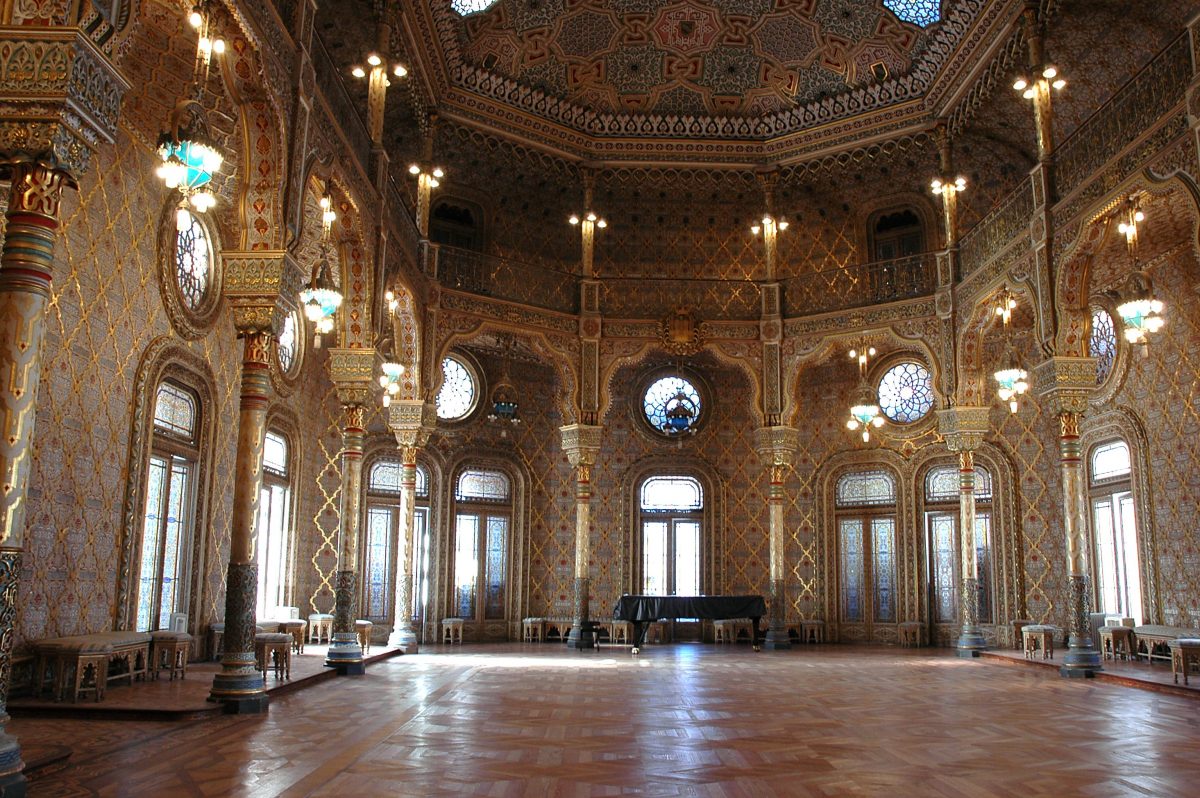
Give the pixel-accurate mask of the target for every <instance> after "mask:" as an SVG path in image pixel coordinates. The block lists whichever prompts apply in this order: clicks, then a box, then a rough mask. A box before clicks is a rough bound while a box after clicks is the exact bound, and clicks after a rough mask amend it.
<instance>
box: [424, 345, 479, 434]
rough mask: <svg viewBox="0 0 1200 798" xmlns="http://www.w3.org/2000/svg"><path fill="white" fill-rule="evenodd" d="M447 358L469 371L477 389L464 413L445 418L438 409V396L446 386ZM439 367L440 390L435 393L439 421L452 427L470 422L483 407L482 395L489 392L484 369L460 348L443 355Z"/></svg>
mask: <svg viewBox="0 0 1200 798" xmlns="http://www.w3.org/2000/svg"><path fill="white" fill-rule="evenodd" d="M446 360H453V361H455V362H456V363H458V364H459V365H461V366H462V367H463V369H464V370H465V371H466V372H467V376H469V377H470V378H471V383H472V387H473V388H474V390H475V393H474V396H472V397H471V405H470V407H469V408H467V410H466V412H464V413H463V414H462V415H460V416H455V417H454V418H444V417H443V416H442V415H441V413H440V412H438V410H437V397H438V396H440V395H441V392H442V389H443V387H444V386H445V380H444V372H443V368H444V367H443V366H442V363H444V362H445V361H446ZM438 367H439V368H438V392H437V394H435V395H434V410H435V413H437V420H438V423H439V424H441V425H444V426H450V427H454V426H459V425H463V424H468V423H470V422H471V420H472V419H474V417H475V416H476V414H478V413H479V411H480V408H481V407H483V405H484V402H483V398H482V397H483V396H484V395H485V394H486V393H487V385H486V384H485V383H484V380H483V370H482V369H480V368H479V364H478V363H476V362H475V359H474V358H472V357H470V356H468V355H467V354H465V353H464V352H462V351H459V350H455V351H451V352H447V353H446V354H445V355H443V356H442V358H441V360H439V361H438Z"/></svg>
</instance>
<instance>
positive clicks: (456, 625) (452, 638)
mask: <svg viewBox="0 0 1200 798" xmlns="http://www.w3.org/2000/svg"><path fill="white" fill-rule="evenodd" d="M462 633H463V619H462V618H442V642H443V643H449V644H451V645H453V644H455V643H458V644H459V645H460V646H461V645H462Z"/></svg>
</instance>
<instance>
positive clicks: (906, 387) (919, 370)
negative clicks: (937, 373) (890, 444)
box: [879, 360, 933, 424]
mask: <svg viewBox="0 0 1200 798" xmlns="http://www.w3.org/2000/svg"><path fill="white" fill-rule="evenodd" d="M879 409H880V410H881V411H882V412H883V414H884V415H885V416H887V417H888V418H889V419H891V420H892V421H894V422H896V423H897V424H911V423H913V422H914V421H920V420H921V419H923V418H924V417H925V416H926V415H928V414H929V411H930V410H932V409H933V378H932V376H930V374H929V369H927V368H925V366H924V365H923V364H921V363H918V362H916V361H915V360H906V361H904V362H901V363H897V364H896V365H894V366H892V367H891V368H889V369H888V370H887V371H885V372H884V374H883V377H881V378H880V380H879Z"/></svg>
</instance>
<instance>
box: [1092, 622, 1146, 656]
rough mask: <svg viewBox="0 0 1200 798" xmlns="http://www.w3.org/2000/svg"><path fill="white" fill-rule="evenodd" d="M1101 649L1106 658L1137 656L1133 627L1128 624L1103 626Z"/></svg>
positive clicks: (1101, 630) (1101, 629)
mask: <svg viewBox="0 0 1200 798" xmlns="http://www.w3.org/2000/svg"><path fill="white" fill-rule="evenodd" d="M1100 650H1101V651H1103V652H1104V658H1105V659H1118V658H1120V659H1130V658H1132V657H1134V656H1135V653H1134V652H1136V651H1137V645H1136V644H1135V643H1134V642H1133V629H1132V628H1131V627H1128V626H1101V627H1100Z"/></svg>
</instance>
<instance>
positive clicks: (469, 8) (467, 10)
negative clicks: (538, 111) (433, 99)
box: [450, 0, 937, 20]
mask: <svg viewBox="0 0 1200 798" xmlns="http://www.w3.org/2000/svg"><path fill="white" fill-rule="evenodd" d="M497 2H498V0H450V7H451V8H453V9H454V10H455V11H457V12H458V13H459V15H460V16H464V17H465V16H467V15H468V14H478V13H479V12H480V11H487V10H488V9H489V8H491V7H492V6H494V5H496V3H497ZM934 5H935V6H936V5H937V4H936V3H935V4H934ZM897 13H899V12H897ZM933 13H934V19H935V20H936V19H937V9H936V8H935V9H934V12H933Z"/></svg>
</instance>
